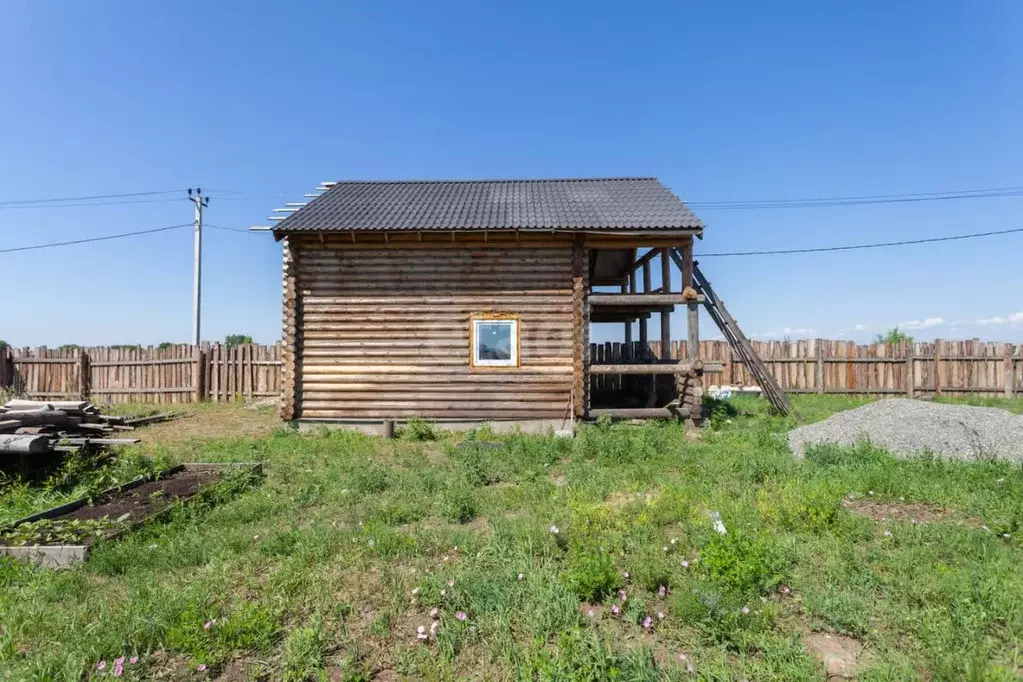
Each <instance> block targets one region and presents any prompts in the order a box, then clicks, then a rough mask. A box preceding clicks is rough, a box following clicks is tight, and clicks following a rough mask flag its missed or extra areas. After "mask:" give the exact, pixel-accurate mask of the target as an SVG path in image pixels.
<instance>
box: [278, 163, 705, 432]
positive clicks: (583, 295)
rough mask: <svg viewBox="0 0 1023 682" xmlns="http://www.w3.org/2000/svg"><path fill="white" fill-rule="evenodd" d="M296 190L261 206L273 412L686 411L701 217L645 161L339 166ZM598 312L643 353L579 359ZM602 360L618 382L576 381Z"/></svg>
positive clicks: (547, 417) (694, 396) (543, 420)
mask: <svg viewBox="0 0 1023 682" xmlns="http://www.w3.org/2000/svg"><path fill="white" fill-rule="evenodd" d="M307 196H308V197H309V200H308V202H305V203H296V204H289V205H288V206H287V207H285V208H281V209H275V215H274V216H273V217H272V218H271V220H276V222H275V224H274V225H273V226H272V230H273V234H274V237H275V239H276V240H278V241H280V242H282V243H283V252H284V258H283V261H284V268H283V317H284V323H283V344H284V361H283V362H284V365H283V385H284V388H283V396H282V400H281V404H280V416H281V417H282V418H283V419H285V420H299V421H321V420H324V421H332V422H340V423H343V424H349V425H353V426H366V425H373V424H378V425H379V424H381V423H390V422H392V421H393V420H398V421H401V420H405V419H409V418H413V417H419V418H425V419H429V420H434V421H438V422H444V423H446V424H449V425H451V426H455V425H457V424H467V425H472V424H478V423H480V422H491V423H493V424H494V425H495V426H502V425H511V424H514V425H517V426H518V427H520V428H525V429H538V428H554V429H560V428H564V427H565V425H566V423H572V422H573V421H574V420H577V419H591V418H595V417H598V416H600V415H603V414H607V415H611V416H612V417H629V418H633V417H639V418H643V417H675V418H682V419H687V420H689V421H690V422H698V420H699V418H700V392H701V386H700V382H701V376H700V375H701V372H700V363H699V361H698V358H697V353H698V345H697V344H698V342H699V325H698V316H697V304H698V303H700V302H701V300H700V299H701V298H702V296H701V295H700V294H698V293H697V292H696V291H695V290H694V288H693V255H692V254H693V239H694V238H695V237H702V235H703V230H704V225H703V222H701V220H700V219H699V218H698V217H697V216H696V215H694V214H693V213H692V211H690V210H689V208H688V207H687V206H686V205H685V203H683V202H682V201H681V200H680V199H679V198H678V197H677V196H676V195H675V194H673V193H672V192H671V191H670V190H669V189H668V188H667V187H665V186H664V185H663V184H661V182H659V181H658V180H657V179H656V178H597V179H549V180H494V181H477V180H473V181H415V182H413V181H374V182H362V181H351V182H348V181H346V182H329V183H322V184H321V186H320V187H318V188H317V192H316V193H313V194H310V195H307ZM674 268H677V269H678V270H680V271H681V276H680V277H678V276H676V277H675V278H674V280H673V278H672V276H671V274H672V271H673V269H674ZM655 278H656V280H657V281H654V279H655ZM673 281H674V282H675V284H674V285H673ZM675 306H684V308H685V310H686V312H687V318H686V320H687V324H686V329H687V339H686V346H685V353H684V355H685V357H683V358H672V357H670V351H669V350H668V349H670V346H671V343H670V342H671V321H670V320H671V313H672V311H673V310H674V309H675ZM655 315H656V316H657V317H658V318H659V321H660V326H659V328H658V329H655V330H649V329H648V321H649V320H650V319H651V317H653V316H655ZM609 322H610V323H620V324H622V325H624V330H625V332H624V333H625V338H626V340H627V341H633V340H638V341H639V342H640V343H639V347H640V348H643V349H646V348H648V345H647V344H648V341H650V340H658V341H659V342H660V343H659V348H660V349H661V355H660V357H658V356H656V355H654V354H653V353H651V352H641V353H637V354H636V356H635V357H630V358H629V359H628V360H629V361H628V362H623V363H618V364H596V363H593V362H592V361H591V353H590V325H591V324H595V323H609ZM634 327H635V330H636V331H637V332H638V339H633V329H634ZM650 333H653V334H654V336H655V338H654V339H650V338H649V335H650ZM601 374H603V375H620V376H621V377H622V381H621V386H622V389H620V390H618V391H615V392H612V394H608V392H606V391H604V392H601V393H599V394H598V393H597V392H595V391H592V390H591V383H592V381H591V378H592V377H594V376H596V375H601Z"/></svg>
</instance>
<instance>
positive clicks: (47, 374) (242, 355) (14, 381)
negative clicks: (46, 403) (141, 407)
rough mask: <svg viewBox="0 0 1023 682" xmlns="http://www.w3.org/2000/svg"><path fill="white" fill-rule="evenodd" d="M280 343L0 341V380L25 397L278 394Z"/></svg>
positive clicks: (184, 398) (178, 399)
mask: <svg viewBox="0 0 1023 682" xmlns="http://www.w3.org/2000/svg"><path fill="white" fill-rule="evenodd" d="M280 364H281V349H280V346H276V345H274V346H259V345H255V344H245V345H240V346H233V347H231V348H228V347H226V346H224V345H222V344H203V345H202V346H187V345H179V346H170V347H168V348H153V347H151V346H150V347H148V348H142V347H123V346H121V347H97V348H62V349H50V348H45V347H43V348H35V349H31V348H13V349H12V348H3V349H0V388H2V389H6V390H9V391H11V392H13V393H16V394H19V395H26V396H28V397H30V398H42V399H48V398H64V397H82V398H87V399H89V400H92V401H93V402H95V403H100V404H109V403H126V402H132V403H188V402H196V401H199V400H214V401H224V400H235V399H237V398H242V397H244V398H257V397H275V396H277V395H279V394H280V389H281V383H280Z"/></svg>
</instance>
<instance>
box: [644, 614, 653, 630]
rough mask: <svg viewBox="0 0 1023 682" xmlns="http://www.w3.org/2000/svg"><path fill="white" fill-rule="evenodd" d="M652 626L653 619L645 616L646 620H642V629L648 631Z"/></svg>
mask: <svg viewBox="0 0 1023 682" xmlns="http://www.w3.org/2000/svg"><path fill="white" fill-rule="evenodd" d="M653 624H654V619H653V618H651V617H650V616H647V617H646V618H644V619H643V629H644V630H649V629H650V628H651V627H653Z"/></svg>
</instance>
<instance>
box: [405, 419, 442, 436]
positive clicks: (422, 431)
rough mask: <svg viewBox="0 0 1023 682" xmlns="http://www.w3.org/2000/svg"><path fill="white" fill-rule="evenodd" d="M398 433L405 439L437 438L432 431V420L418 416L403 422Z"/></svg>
mask: <svg viewBox="0 0 1023 682" xmlns="http://www.w3.org/2000/svg"><path fill="white" fill-rule="evenodd" d="M399 435H400V436H401V437H402V438H403V439H405V440H413V441H430V440H437V434H436V432H435V431H434V427H433V422H431V421H429V420H426V419H420V418H419V417H413V418H412V419H409V420H408V421H407V422H405V426H403V427H402V429H401V432H400V434H399Z"/></svg>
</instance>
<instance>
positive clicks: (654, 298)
mask: <svg viewBox="0 0 1023 682" xmlns="http://www.w3.org/2000/svg"><path fill="white" fill-rule="evenodd" d="M689 302H690V301H689V300H687V299H686V298H685V297H683V296H682V294H601V293H596V294H590V304H591V305H621V306H632V305H635V306H651V305H653V306H658V305H660V306H673V305H677V304H680V303H689ZM692 302H693V303H702V302H703V297H702V296H700V297H698V298H697V299H696V300H694V301H692Z"/></svg>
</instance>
